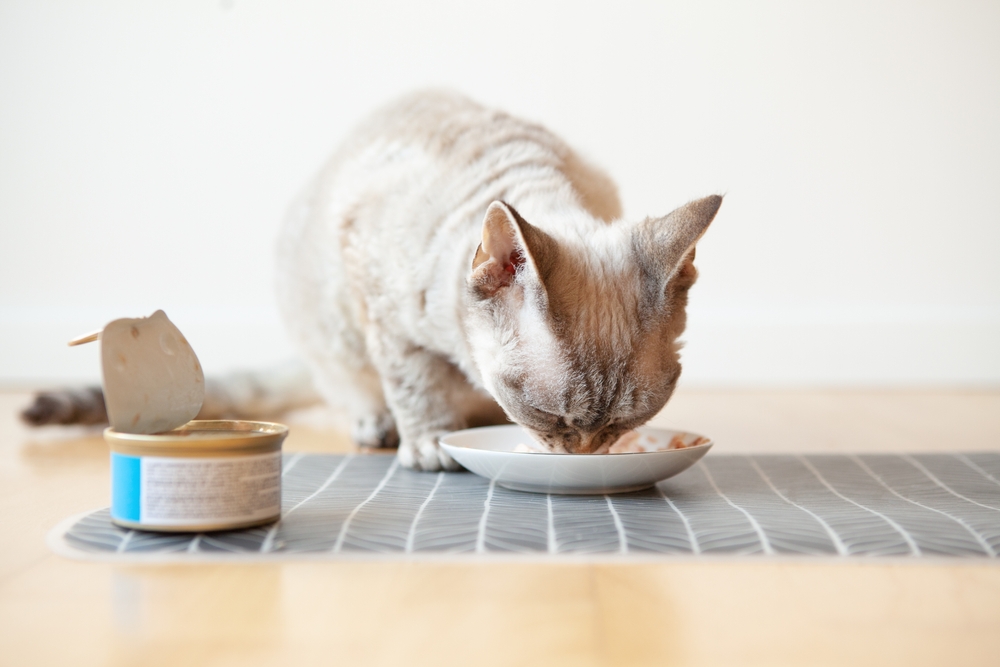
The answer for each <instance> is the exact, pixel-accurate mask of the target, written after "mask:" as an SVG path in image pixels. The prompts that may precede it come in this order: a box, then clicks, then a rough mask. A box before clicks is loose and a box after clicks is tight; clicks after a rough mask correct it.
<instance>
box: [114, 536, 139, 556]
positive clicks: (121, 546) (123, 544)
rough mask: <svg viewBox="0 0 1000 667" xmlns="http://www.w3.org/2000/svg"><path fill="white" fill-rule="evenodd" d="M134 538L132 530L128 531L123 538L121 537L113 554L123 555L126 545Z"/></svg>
mask: <svg viewBox="0 0 1000 667" xmlns="http://www.w3.org/2000/svg"><path fill="white" fill-rule="evenodd" d="M134 536H135V531H134V530H130V531H128V532H127V533H125V537H123V538H122V541H121V542H119V543H118V548H117V549H115V552H116V553H120V554H123V553H125V549H127V548H128V543H129V542H131V541H132V538H133V537H134Z"/></svg>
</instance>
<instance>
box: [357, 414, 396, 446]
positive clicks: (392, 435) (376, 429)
mask: <svg viewBox="0 0 1000 667" xmlns="http://www.w3.org/2000/svg"><path fill="white" fill-rule="evenodd" d="M351 437H352V439H353V440H354V442H355V443H357V445H358V446H359V447H388V448H392V447H396V446H397V445H398V444H399V434H398V433H397V432H396V422H395V421H393V419H392V415H391V414H389V413H388V412H382V413H378V414H371V415H365V416H364V417H360V418H359V419H358V420H357V421H355V423H354V430H353V431H352V432H351Z"/></svg>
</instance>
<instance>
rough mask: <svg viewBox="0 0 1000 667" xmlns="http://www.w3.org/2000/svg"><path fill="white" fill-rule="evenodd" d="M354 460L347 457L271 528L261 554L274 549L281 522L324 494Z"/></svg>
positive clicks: (350, 456) (261, 546) (261, 545)
mask: <svg viewBox="0 0 1000 667" xmlns="http://www.w3.org/2000/svg"><path fill="white" fill-rule="evenodd" d="M353 458H354V455H353V454H348V455H347V456H345V457H344V458H343V459H342V460H341V462H340V463H339V464H338V465H337V467H336V468H334V469H333V472H331V473H330V476H329V477H327V478H326V481H325V482H323V484H322V485H320V486H319V488H317V489H316V490H315V491H313V492H312V493H310V494H309V495H308V496H306V497H305V498H303V499H302V500H300V501H299V502H297V503H295V505H294V506H293V507H292V509H290V510H288V511H287V512H285V513H284V514H283V515H282V517H281V520H280V521H278V522H277V523H275V524H274V525H273V526H271V529H270V530H268V531H267V536H266V537H265V538H264V541H263V542H261V543H260V553H262V554H266V553H267V552H269V551H270V550H271V549H273V548H274V536H275V535H276V534H277V533H278V528H280V527H281V522H282V521H284V520H285V519H287V518H288V515H289V514H291V513H292V512H294V511H295V510H297V509H298V508H300V507H302V506H303V505H305V504H306V503H307V502H309V501H310V500H312V499H313V498H315V497H316V496H318V495H319V494H321V493H323V491H324V490H326V487H328V486H330V484H332V483H333V480H335V479H337V477H339V476H340V472H341V471H342V470H343V469H344V468H345V467H346V466H347V464H348V462H350V460H351V459H353Z"/></svg>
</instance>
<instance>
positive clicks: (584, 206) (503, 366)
mask: <svg viewBox="0 0 1000 667" xmlns="http://www.w3.org/2000/svg"><path fill="white" fill-rule="evenodd" d="M721 202H722V198H721V197H718V196H711V197H706V198H705V199H700V200H697V201H694V202H691V203H689V204H687V205H685V206H683V207H681V208H679V209H677V210H676V211H674V212H673V213H671V214H669V215H667V216H665V217H663V218H647V219H645V220H641V221H625V220H620V219H619V218H620V217H621V206H620V204H619V201H618V195H617V192H616V189H615V186H614V184H613V183H612V182H611V180H610V179H608V178H607V177H606V176H605V175H604V174H602V173H601V172H600V171H598V170H597V169H595V168H594V167H592V166H590V165H589V164H587V163H586V162H585V161H584V160H582V159H581V158H580V157H579V156H577V155H576V154H575V153H574V152H573V151H572V150H571V149H570V148H569V147H568V146H566V144H564V143H563V142H562V141H560V140H559V139H558V138H556V137H555V136H554V135H553V134H551V133H550V132H548V131H547V130H545V129H544V128H542V127H539V126H537V125H533V124H531V123H526V122H524V121H521V120H518V119H516V118H513V117H511V116H509V115H506V114H504V113H501V112H499V111H493V110H490V109H486V108H483V107H481V106H479V105H478V104H476V103H474V102H472V101H470V100H468V99H466V98H464V97H461V96H458V95H454V94H448V93H442V92H424V93H419V94H414V95H410V96H408V97H405V98H403V99H401V100H399V101H397V102H395V103H393V104H391V105H389V106H387V107H385V108H383V109H382V110H381V111H379V112H377V113H375V114H374V115H372V116H371V117H370V118H369V119H368V120H367V121H366V122H365V123H364V124H362V125H361V126H360V127H359V128H357V130H356V131H355V132H354V133H353V134H352V135H351V136H350V138H349V139H348V140H347V141H346V142H345V144H344V145H343V146H342V147H341V148H340V150H339V151H337V152H336V153H335V154H334V156H333V158H332V159H331V161H330V162H329V163H328V164H327V166H326V167H325V168H324V169H323V170H322V171H321V172H320V174H319V175H318V176H317V177H316V179H315V181H314V182H313V183H312V185H311V186H310V187H309V188H308V189H307V191H306V192H305V193H304V194H303V195H302V196H301V197H300V198H299V200H298V201H297V202H296V204H295V205H294V206H293V208H292V211H291V212H290V214H289V216H288V218H287V221H286V223H285V225H284V227H283V230H282V232H281V237H280V242H279V249H278V272H277V273H278V278H279V285H278V296H279V301H280V304H281V308H282V310H283V312H284V315H285V318H286V320H287V322H288V325H289V328H290V331H291V332H292V334H293V336H294V338H295V340H296V342H297V344H298V346H299V347H300V349H301V350H302V352H303V353H304V355H305V357H306V359H307V360H308V363H309V365H310V367H311V370H312V375H313V378H314V380H315V382H316V384H317V386H318V388H319V390H320V393H321V394H322V395H323V397H324V398H325V399H326V400H327V401H328V402H329V403H331V404H335V405H341V406H345V407H347V408H348V410H349V411H350V413H351V415H352V416H353V418H354V419H355V422H356V424H357V426H356V428H355V432H354V436H355V440H356V441H357V442H358V443H359V444H362V445H368V446H394V445H396V444H397V443H398V445H399V458H400V461H401V462H402V463H403V464H404V465H406V466H410V467H413V468H419V469H423V470H438V469H440V468H445V469H454V468H456V467H457V465H456V464H455V463H454V461H452V460H451V458H450V457H448V456H447V455H446V454H445V453H444V451H443V450H441V449H440V448H439V447H438V438H439V437H440V436H441V435H442V434H443V433H445V432H447V431H450V430H454V429H459V428H463V427H466V426H469V425H473V424H485V423H499V422H503V421H505V420H506V419H507V418H509V419H511V420H513V421H516V422H518V423H519V424H522V425H523V426H525V427H527V428H528V429H530V430H531V431H532V432H533V433H534V434H535V435H536V436H537V437H538V439H540V440H541V441H542V442H544V443H546V444H547V445H548V446H549V447H550V448H551V449H553V450H555V451H561V452H584V453H594V452H603V451H606V450H607V448H608V447H609V446H610V445H611V443H613V442H614V440H615V439H616V438H617V437H618V436H619V435H621V434H622V433H623V432H625V431H626V430H627V429H629V428H632V427H634V426H638V425H639V424H641V423H643V422H645V421H646V420H648V419H649V418H650V417H652V416H653V415H654V414H655V413H656V412H657V411H659V410H660V409H661V408H662V407H663V405H664V404H665V403H666V401H667V399H668V398H669V397H670V395H671V393H672V392H673V389H674V386H675V384H676V382H677V378H678V376H679V375H680V372H681V367H680V363H679V361H678V349H679V344H678V342H677V337H678V336H679V335H680V334H681V332H682V331H683V330H684V324H685V306H686V303H687V292H688V289H689V288H690V287H691V285H692V284H693V283H694V281H695V278H696V276H697V273H696V271H695V269H694V265H693V264H692V260H693V259H694V244H695V242H696V241H697V240H698V238H699V237H700V236H701V235H702V234H703V233H704V231H705V229H706V228H707V227H708V225H709V223H710V222H711V221H712V219H713V218H714V216H715V213H716V211H717V210H718V208H719V206H720V204H721ZM302 384H303V383H302V382H301V381H300V379H298V377H297V375H296V373H295V371H294V370H292V371H290V372H289V371H285V370H279V371H277V372H271V373H265V374H262V375H259V376H258V375H255V374H235V375H233V376H230V377H228V378H223V379H222V380H221V381H218V380H214V381H213V380H211V379H210V380H209V381H208V382H207V383H206V391H207V396H206V402H205V407H204V409H203V411H202V413H201V414H200V415H199V416H200V417H201V418H213V417H214V418H217V417H221V416H224V415H228V416H236V417H244V418H246V417H253V416H257V414H256V413H257V412H259V411H267V412H271V413H273V412H275V411H278V410H282V409H285V408H290V407H295V406H297V405H302V404H305V403H308V402H309V401H310V400H311V396H310V394H309V392H308V391H303V389H302ZM103 408H104V404H103V400H101V396H100V391H99V390H97V391H96V393H95V392H94V391H90V392H86V391H85V392H80V391H76V392H72V391H71V392H50V393H43V394H41V395H40V396H39V397H38V399H37V400H36V402H35V404H34V405H33V406H32V407H30V408H29V409H28V410H26V411H25V413H24V417H25V419H26V420H27V421H30V422H32V423H38V424H40V423H56V422H57V423H68V422H75V423H91V422H94V421H95V420H98V419H106V414H105V413H104V410H103ZM98 413H100V414H98Z"/></svg>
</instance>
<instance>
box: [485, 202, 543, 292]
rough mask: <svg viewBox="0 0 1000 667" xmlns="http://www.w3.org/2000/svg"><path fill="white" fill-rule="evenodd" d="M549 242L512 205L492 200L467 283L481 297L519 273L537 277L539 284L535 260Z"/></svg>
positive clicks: (515, 278) (506, 284)
mask: <svg viewBox="0 0 1000 667" xmlns="http://www.w3.org/2000/svg"><path fill="white" fill-rule="evenodd" d="M549 245H551V244H549V243H548V239H547V237H546V236H545V234H544V233H543V232H542V231H541V230H539V229H536V228H535V227H533V226H531V225H530V224H528V222H527V221H526V220H525V219H524V218H522V217H521V216H520V214H518V212H517V211H516V210H514V207H512V206H510V205H509V204H507V203H505V202H502V201H495V202H493V203H492V204H490V207H489V208H488V209H487V210H486V217H485V218H483V240H482V243H480V244H479V247H478V248H477V249H476V254H475V256H474V257H473V258H472V273H471V274H470V275H469V286H470V287H472V288H473V289H474V290H475V291H476V292H477V293H478V294H479V295H480V296H482V297H484V298H485V297H490V296H494V295H495V294H497V293H498V292H500V290H502V289H504V288H505V287H509V286H511V285H512V284H514V282H515V280H517V277H518V276H519V275H521V276H526V275H527V276H533V277H536V278H539V279H538V281H537V282H538V285H539V286H540V287H542V285H541V279H540V275H541V274H540V273H539V266H538V261H537V260H538V259H540V258H542V257H544V255H545V248H546V247H548V246H549Z"/></svg>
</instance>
